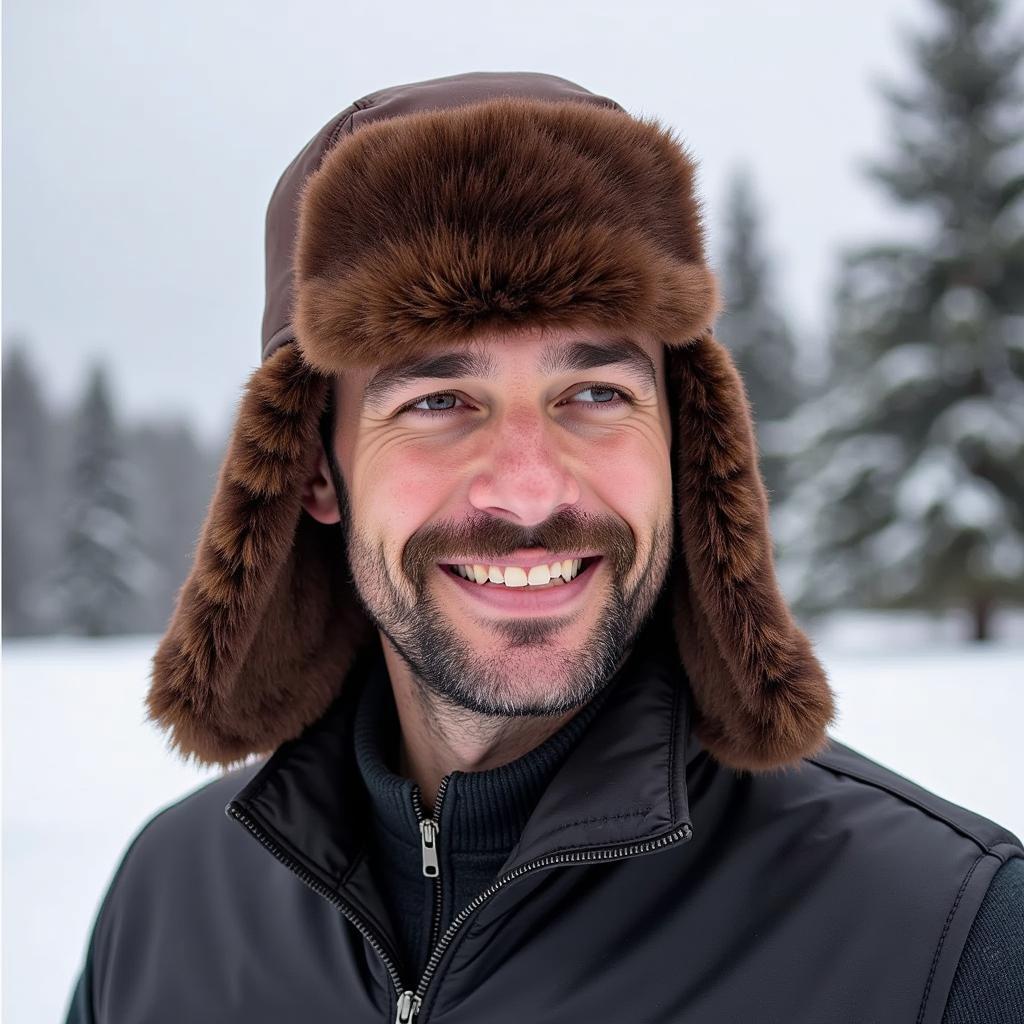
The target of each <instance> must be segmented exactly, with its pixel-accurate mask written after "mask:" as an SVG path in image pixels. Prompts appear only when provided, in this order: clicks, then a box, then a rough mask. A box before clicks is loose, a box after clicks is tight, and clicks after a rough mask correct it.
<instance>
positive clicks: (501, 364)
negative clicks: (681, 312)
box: [339, 329, 663, 406]
mask: <svg viewBox="0 0 1024 1024" xmlns="http://www.w3.org/2000/svg"><path fill="white" fill-rule="evenodd" d="M609 366H616V367H618V368H619V369H621V370H623V371H625V372H627V373H628V374H630V375H631V376H632V377H634V378H635V379H636V380H637V381H638V383H641V384H647V385H649V386H656V384H657V381H658V379H659V377H660V375H661V372H662V367H663V345H662V343H661V342H660V341H658V340H656V339H653V338H651V337H649V336H645V335H644V334H639V333H638V334H631V335H629V336H626V335H623V334H621V333H608V332H604V331H601V330H599V329H592V330H585V329H583V330H581V329H575V330H551V329H548V330H544V331H519V332H516V333H509V332H506V333H500V332H495V333H492V334H487V335H481V336H478V337H476V338H474V339H473V340H471V341H468V342H463V343H461V344H453V345H451V346H446V347H444V348H439V349H437V350H434V351H431V352H429V353H419V354H417V355H416V356H415V357H413V358H409V359H407V360H404V361H400V362H390V363H381V364H379V365H376V366H371V367H359V368H353V369H352V370H347V371H345V372H344V373H342V374H339V385H340V387H341V388H342V389H343V392H344V393H345V395H346V396H347V397H348V398H349V399H351V398H352V397H360V398H361V400H362V402H363V403H364V404H366V405H370V406H372V405H379V404H382V403H384V402H385V401H386V400H387V398H388V397H389V396H390V395H391V394H392V393H394V392H395V391H396V390H398V389H399V388H401V387H403V386H404V385H406V384H409V383H412V382H414V381H417V380H425V379H445V378H470V377H473V378H483V379H488V378H490V379H498V378H501V377H504V376H515V377H516V379H520V378H522V376H523V375H525V374H534V375H536V376H538V377H540V378H547V377H558V376H560V375H562V374H568V373H574V372H577V371H585V370H589V369H595V368H598V367H609Z"/></svg>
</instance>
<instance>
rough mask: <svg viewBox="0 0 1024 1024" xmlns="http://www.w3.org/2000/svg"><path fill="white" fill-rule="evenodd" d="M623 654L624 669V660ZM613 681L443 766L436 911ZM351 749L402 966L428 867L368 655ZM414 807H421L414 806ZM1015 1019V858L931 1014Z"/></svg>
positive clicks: (1021, 964) (512, 838)
mask: <svg viewBox="0 0 1024 1024" xmlns="http://www.w3.org/2000/svg"><path fill="white" fill-rule="evenodd" d="M630 665H631V661H627V662H626V663H625V665H624V667H623V668H624V670H628V669H629V667H630ZM613 685H614V680H613V683H612V684H610V685H609V686H607V687H605V689H604V690H602V691H601V693H600V694H599V695H598V697H597V698H596V699H595V700H593V701H591V702H590V704H588V705H587V706H586V707H584V708H583V709H581V710H580V711H579V712H577V714H576V715H575V716H574V717H573V718H571V719H570V720H569V721H568V722H566V723H565V724H564V725H563V726H562V727H561V728H560V729H559V730H558V731H557V732H555V733H554V734H553V735H552V736H550V737H549V738H548V739H547V740H546V741H545V742H544V743H542V744H541V745H540V746H538V747H535V748H534V749H533V750H531V751H529V752H528V753H527V754H525V755H523V756H522V757H520V758H518V759H517V760H515V761H511V762H509V763H508V764H505V765H502V766H500V767H498V768H492V769H489V770H487V771H482V772H460V771H455V772H452V773H451V774H450V776H448V785H447V787H446V789H445V792H444V797H443V799H442V801H441V817H440V828H439V836H438V843H437V848H438V850H439V852H440V865H439V869H440V878H441V880H442V884H441V896H442V903H441V920H440V928H439V929H437V935H435V941H436V938H437V936H439V935H441V934H443V933H444V931H445V929H446V928H447V927H448V925H449V924H450V923H451V921H452V918H453V917H454V916H455V915H456V914H457V913H458V912H459V911H460V910H461V909H462V908H463V907H465V906H466V905H467V904H468V903H470V902H471V901H472V900H473V898H474V897H475V896H476V895H477V894H478V893H479V892H481V891H482V890H483V889H485V888H486V887H487V886H488V885H489V884H490V883H491V882H492V881H494V879H495V878H496V877H497V876H498V875H499V874H500V873H501V869H502V867H503V865H504V863H505V861H506V860H507V859H508V856H509V854H510V853H511V851H512V848H513V847H514V846H515V844H516V842H517V841H518V839H519V836H520V833H521V832H522V830H523V827H524V825H525V824H526V820H527V819H528V818H529V816H530V814H531V813H532V811H533V808H534V807H535V805H536V803H537V801H538V800H539V799H540V796H541V794H542V793H543V791H544V789H545V788H546V787H547V785H548V783H549V782H550V780H551V779H552V778H553V776H554V775H555V773H556V772H557V771H558V769H559V767H560V766H561V764H562V762H563V761H564V760H565V758H566V757H567V756H568V754H569V752H570V751H571V750H572V748H573V746H574V744H575V743H576V742H577V740H578V739H579V738H580V737H581V736H582V735H583V732H584V731H585V730H586V728H587V726H588V725H589V724H590V722H591V721H592V720H593V719H594V718H595V717H596V715H597V714H598V713H599V711H600V708H601V705H602V704H603V703H604V699H605V698H606V697H607V695H608V693H609V692H610V691H611V689H612V688H613ZM354 739H355V754H356V760H357V762H358V765H359V771H360V773H361V775H362V778H363V782H364V784H365V786H366V790H367V793H368V796H369V802H370V808H371V825H370V836H369V841H370V865H371V868H372V870H373V874H374V877H375V879H376V881H377V884H378V885H379V887H380V890H381V894H382V895H383V897H384V902H385V905H386V906H387V908H388V911H389V913H390V915H391V918H392V925H393V928H392V932H393V934H394V935H395V936H396V937H397V939H398V940H399V942H400V944H401V948H400V950H399V954H400V956H401V957H402V958H403V959H404V961H405V965H406V976H407V977H419V976H420V975H421V974H422V972H423V969H424V967H425V966H426V962H427V959H428V957H429V954H430V949H429V945H430V932H431V926H432V923H433V914H434V886H435V884H436V883H435V882H434V880H433V879H431V878H428V877H427V876H425V875H424V874H423V870H422V864H423V860H422V845H421V833H420V827H419V819H418V817H417V813H416V806H415V804H414V800H413V791H414V789H416V784H415V783H414V782H413V781H412V780H411V779H407V778H403V777H402V776H400V775H397V774H396V773H395V770H394V769H395V767H396V766H397V764H398V753H399V720H398V712H397V709H396V707H395V702H394V694H393V692H392V689H391V683H390V679H389V677H388V674H387V667H386V665H385V663H384V661H383V658H381V659H380V661H379V662H378V664H377V665H375V666H374V668H373V669H372V670H371V672H370V674H369V676H368V678H367V680H366V685H365V687H364V689H363V692H362V694H361V696H360V701H359V706H358V708H357V711H356V718H355V723H354ZM424 813H425V810H424ZM1017 1021H1020V1022H1024V859H1022V858H1015V859H1013V860H1011V861H1009V862H1007V863H1006V864H1004V865H1003V866H1002V867H1001V868H1000V869H999V870H998V871H997V872H996V875H995V877H994V879H993V881H992V884H991V885H990V887H989V890H988V892H987V894H986V896H985V899H984V901H983V903H982V905H981V908H980V910H979V911H978V915H977V917H976V918H975V921H974V925H973V927H972V929H971V932H970V934H969V935H968V938H967V944H966V946H965V947H964V951H963V954H962V956H961V959H960V964H959V967H958V969H957V973H956V975H955V976H954V978H953V985H952V989H951V991H950V995H949V1001H948V1003H947V1005H946V1010H945V1014H944V1016H943V1018H942V1024H1011V1022H1017Z"/></svg>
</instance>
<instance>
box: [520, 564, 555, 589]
mask: <svg viewBox="0 0 1024 1024" xmlns="http://www.w3.org/2000/svg"><path fill="white" fill-rule="evenodd" d="M526 582H527V583H529V584H530V586H531V587H543V586H544V585H545V584H546V583H550V582H551V570H550V569H549V568H548V567H547V566H546V565H535V566H532V567H531V569H530V574H529V575H528V576H527V577H526Z"/></svg>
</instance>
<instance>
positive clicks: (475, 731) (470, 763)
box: [383, 640, 629, 813]
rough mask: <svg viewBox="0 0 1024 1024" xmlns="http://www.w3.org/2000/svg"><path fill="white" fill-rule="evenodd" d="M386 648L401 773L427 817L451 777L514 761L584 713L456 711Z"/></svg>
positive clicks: (623, 657) (624, 656)
mask: <svg viewBox="0 0 1024 1024" xmlns="http://www.w3.org/2000/svg"><path fill="white" fill-rule="evenodd" d="M383 648H384V658H385V662H386V664H387V669H388V675H389V677H390V679H391V688H392V691H393V692H394V696H395V707H396V709H397V711H398V719H399V723H400V727H401V740H400V743H399V763H398V766H397V772H398V774H399V775H402V776H405V777H406V778H411V779H412V780H413V781H414V782H415V783H416V784H417V785H418V786H419V788H420V793H421V795H422V797H423V803H424V807H425V809H426V810H427V812H428V813H432V812H433V807H434V800H435V797H436V795H437V791H438V788H439V787H440V785H441V780H442V779H443V778H444V777H445V776H446V775H449V774H450V773H451V772H453V771H461V772H479V771H486V770H487V769H489V768H497V767H499V766H501V765H503V764H507V763H509V762H510V761H514V760H516V759H518V758H520V757H522V756H523V755H524V754H526V753H528V752H529V751H531V750H533V749H534V748H535V747H538V746H540V744H542V743H543V742H544V741H545V740H546V739H548V737H549V736H552V735H554V733H556V732H557V731H558V730H559V729H560V728H561V727H562V726H563V725H564V724H565V723H566V722H568V721H569V719H571V718H572V717H573V716H574V715H576V714H577V713H578V712H579V710H580V709H579V708H573V709H572V710H570V711H567V712H564V713H562V714H560V715H556V716H547V715H543V716H538V715H524V716H517V717H507V718H499V717H494V716H491V715H481V714H478V713H476V712H473V711H469V710H467V709H465V708H453V707H452V706H451V704H449V703H447V702H445V701H443V700H441V699H440V698H439V697H438V696H437V695H436V694H433V693H431V692H430V691H429V690H428V689H427V688H426V687H425V686H423V685H422V683H420V682H419V680H417V679H416V678H415V677H414V675H413V673H412V672H411V670H410V669H409V666H408V665H407V664H406V663H405V661H403V660H402V658H401V657H400V656H399V655H398V654H397V652H396V651H395V650H394V649H393V648H392V646H391V644H390V643H388V642H387V641H386V640H384V641H383ZM628 653H629V652H628V651H627V652H626V653H625V654H624V655H623V656H622V658H621V659H620V661H619V665H620V666H621V664H622V662H624V661H625V659H626V657H628Z"/></svg>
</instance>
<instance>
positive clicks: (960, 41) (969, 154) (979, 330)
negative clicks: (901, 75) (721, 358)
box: [778, 0, 1024, 639]
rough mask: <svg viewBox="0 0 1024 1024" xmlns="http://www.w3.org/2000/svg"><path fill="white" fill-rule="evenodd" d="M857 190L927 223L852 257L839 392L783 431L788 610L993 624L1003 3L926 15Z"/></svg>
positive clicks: (1007, 134)
mask: <svg viewBox="0 0 1024 1024" xmlns="http://www.w3.org/2000/svg"><path fill="white" fill-rule="evenodd" d="M932 5H933V8H934V10H935V12H936V14H937V16H938V23H937V25H936V27H935V28H934V29H933V30H930V31H926V32H923V33H918V34H917V35H915V36H913V37H912V38H911V39H910V40H909V45H910V48H911V51H912V54H913V57H914V63H915V66H916V69H917V72H918V74H917V81H916V83H915V84H914V85H912V86H908V87H898V86H896V85H893V84H891V83H889V84H885V85H884V86H883V94H884V96H885V97H886V99H887V100H888V103H889V105H890V107H891V111H892V117H893V127H894V152H893V153H892V155H891V156H890V157H889V158H888V159H887V160H884V161H878V162H875V163H873V164H870V165H869V166H868V168H867V171H868V174H869V177H870V178H871V179H872V180H873V181H875V182H877V183H878V184H880V185H881V186H882V187H883V188H884V189H885V190H886V191H887V192H888V194H889V195H890V196H891V197H892V199H893V200H894V201H895V202H896V203H898V204H901V205H903V206H905V207H907V208H909V209H911V210H915V211H920V212H921V214H923V217H924V221H923V222H924V223H927V225H928V226H927V229H926V232H925V237H924V238H923V239H922V240H920V241H916V242H903V241H898V242H888V243H885V244H879V245H874V246H870V247H865V248H861V249H857V250H850V251H848V252H847V254H846V255H845V259H844V261H843V266H842V268H841V273H840V276H839V287H838V289H837V295H836V306H835V309H836V320H835V327H834V331H833V344H832V355H833V367H834V372H833V381H832V386H831V387H830V388H829V389H828V391H827V393H826V394H825V395H824V397H822V398H821V399H819V400H816V401H815V402H813V403H811V404H810V405H808V406H806V407H805V408H804V409H803V410H802V411H801V412H799V413H798V414H797V415H796V416H794V417H793V418H791V420H790V421H789V423H788V424H787V431H788V437H789V438H790V442H791V449H792V451H793V453H794V454H795V453H796V452H797V451H798V450H800V449H802V456H801V459H800V462H799V465H798V468H799V470H800V474H801V482H800V484H799V485H798V486H797V487H796V488H795V490H794V492H793V495H792V498H791V499H790V501H789V502H787V506H786V508H785V510H783V512H782V513H781V514H780V516H779V520H778V529H779V535H780V543H790V544H791V545H795V544H797V543H800V544H802V545H803V547H802V550H801V556H802V558H801V565H800V568H799V571H798V572H796V573H795V574H792V573H791V575H790V578H789V580H788V581H787V588H788V589H789V590H790V593H791V596H793V598H794V600H795V601H796V602H797V604H798V606H800V607H802V608H804V609H820V608H825V607H829V606H834V605H836V604H839V603H851V602H852V603H857V604H863V605H874V606H880V607H917V608H931V609H943V608H950V607H960V608H964V609H967V610H968V611H969V612H970V614H971V618H972V622H973V630H972V632H973V635H974V637H976V638H977V639H984V638H985V637H987V636H988V635H989V631H990V614H991V612H992V610H993V608H994V607H996V606H997V605H998V604H999V603H1000V602H1002V603H1019V602H1021V600H1022V599H1024V216H1022V214H1024V210H1022V205H1024V204H1022V197H1024V156H1022V152H1021V150H1022V145H1024V102H1022V101H1024V90H1022V87H1021V80H1020V74H1021V62H1022V58H1024V39H1022V36H1021V34H1020V32H1019V31H1015V30H1011V27H1010V26H1008V25H1007V24H1006V19H1005V13H1004V11H1003V9H1002V5H1001V4H1000V3H999V2H997V0H932Z"/></svg>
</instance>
